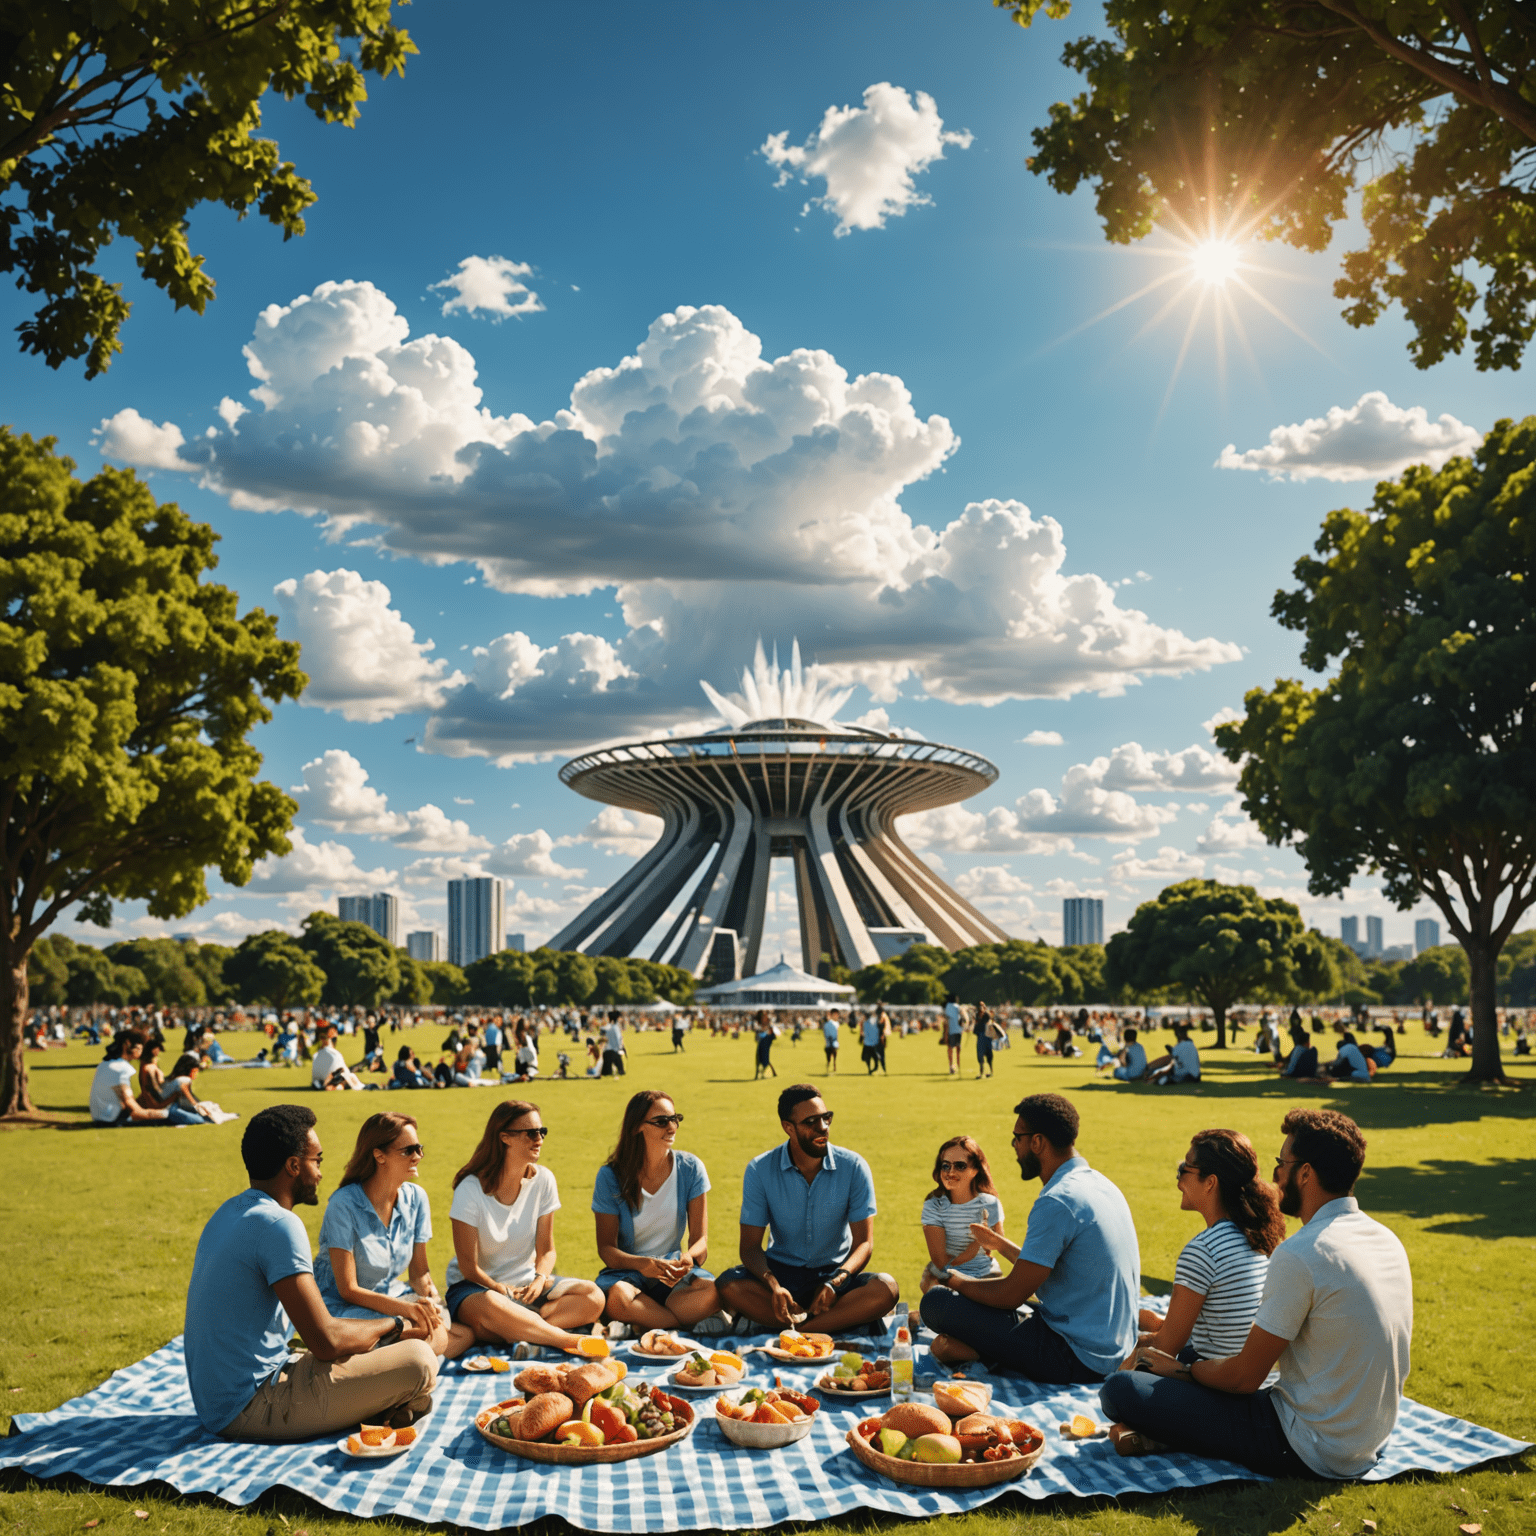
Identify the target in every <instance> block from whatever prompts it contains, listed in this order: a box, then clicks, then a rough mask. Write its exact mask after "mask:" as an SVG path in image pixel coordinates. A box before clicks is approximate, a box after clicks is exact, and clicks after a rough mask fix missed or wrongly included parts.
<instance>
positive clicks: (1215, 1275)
mask: <svg viewBox="0 0 1536 1536" xmlns="http://www.w3.org/2000/svg"><path fill="white" fill-rule="evenodd" d="M1268 1273H1269V1255H1268V1254H1264V1253H1259V1252H1257V1251H1256V1250H1255V1249H1253V1248H1250V1247H1249V1246H1248V1239H1247V1238H1246V1237H1244V1236H1243V1231H1242V1228H1241V1227H1239V1226H1238V1225H1237V1224H1236V1223H1235V1222H1233V1221H1231V1220H1229V1219H1226V1218H1223V1219H1222V1220H1221V1221H1218V1222H1217V1223H1216V1224H1215V1225H1214V1226H1210V1227H1207V1228H1206V1229H1205V1231H1204V1232H1201V1233H1200V1234H1199V1235H1198V1236H1196V1237H1193V1238H1191V1239H1190V1241H1189V1242H1188V1243H1187V1244H1186V1245H1185V1248H1184V1251H1183V1253H1181V1254H1180V1255H1179V1262H1178V1265H1177V1267H1176V1268H1175V1269H1174V1272H1173V1283H1174V1284H1175V1285H1182V1286H1186V1287H1188V1289H1190V1290H1192V1291H1193V1292H1194V1293H1195V1294H1196V1295H1197V1296H1203V1297H1205V1305H1204V1306H1202V1307H1201V1308H1200V1315H1199V1317H1197V1318H1196V1319H1195V1326H1194V1328H1193V1330H1192V1331H1191V1333H1190V1335H1189V1342H1190V1346H1191V1348H1193V1349H1194V1351H1195V1353H1196V1354H1198V1355H1200V1356H1201V1357H1202V1358H1204V1359H1206V1360H1214V1359H1219V1358H1221V1357H1222V1356H1225V1355H1235V1354H1238V1353H1239V1352H1240V1351H1241V1350H1242V1347H1243V1345H1244V1344H1245V1343H1246V1342H1247V1340H1248V1330H1249V1329H1250V1328H1251V1327H1252V1326H1253V1319H1254V1317H1255V1315H1256V1314H1257V1313H1258V1310H1259V1300H1260V1298H1261V1297H1262V1296H1263V1294H1264V1277H1265V1276H1266V1275H1267V1274H1268Z"/></svg>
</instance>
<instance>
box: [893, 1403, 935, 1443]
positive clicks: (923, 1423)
mask: <svg viewBox="0 0 1536 1536" xmlns="http://www.w3.org/2000/svg"><path fill="white" fill-rule="evenodd" d="M880 1424H881V1427H882V1428H885V1429H899V1430H900V1431H901V1432H902V1434H904V1435H905V1436H906V1437H907V1438H908V1439H909V1440H915V1439H917V1437H918V1436H919V1435H947V1434H948V1433H949V1415H948V1414H947V1413H940V1412H939V1410H938V1409H937V1408H930V1407H929V1406H928V1404H927V1403H897V1404H896V1406H895V1407H894V1408H892V1409H890V1410H889V1411H888V1412H887V1413H885V1414H883V1415H882V1416H881V1419H880Z"/></svg>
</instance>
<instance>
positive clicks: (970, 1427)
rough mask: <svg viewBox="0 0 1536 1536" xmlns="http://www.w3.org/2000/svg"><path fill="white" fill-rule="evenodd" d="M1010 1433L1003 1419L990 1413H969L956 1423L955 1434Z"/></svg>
mask: <svg viewBox="0 0 1536 1536" xmlns="http://www.w3.org/2000/svg"><path fill="white" fill-rule="evenodd" d="M1007 1433H1008V1429H1007V1426H1006V1425H1005V1424H1004V1423H1003V1421H1002V1420H1001V1419H997V1418H994V1417H993V1416H992V1415H991V1414H990V1413H968V1414H966V1416H965V1417H964V1418H963V1419H961V1420H960V1422H959V1423H958V1424H956V1425H955V1434H956V1435H959V1436H962V1437H963V1436H966V1435H1004V1436H1006V1435H1007Z"/></svg>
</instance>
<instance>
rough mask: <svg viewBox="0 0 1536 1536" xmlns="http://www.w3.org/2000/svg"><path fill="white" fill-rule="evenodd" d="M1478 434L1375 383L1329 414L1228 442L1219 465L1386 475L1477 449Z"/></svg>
mask: <svg viewBox="0 0 1536 1536" xmlns="http://www.w3.org/2000/svg"><path fill="white" fill-rule="evenodd" d="M1482 441H1483V438H1482V434H1481V433H1480V432H1478V431H1476V430H1475V429H1474V428H1472V427H1469V426H1467V425H1466V424H1465V423H1464V422H1460V421H1458V420H1457V419H1456V418H1455V417H1454V416H1450V415H1442V416H1441V417H1440V418H1439V420H1438V421H1433V422H1432V421H1430V419H1429V414H1428V412H1427V411H1426V410H1425V409H1424V407H1423V406H1422V405H1414V406H1409V407H1408V409H1406V410H1404V409H1402V408H1401V407H1399V406H1395V405H1393V404H1392V402H1391V401H1390V400H1389V399H1387V397H1386V395H1385V394H1383V393H1382V392H1381V390H1379V389H1373V390H1371V391H1369V392H1368V393H1367V394H1363V395H1361V396H1360V398H1359V399H1358V400H1357V401H1356V402H1355V403H1354V404H1353V405H1352V406H1350V407H1348V408H1347V409H1346V408H1345V407H1343V406H1340V405H1335V406H1333V407H1332V408H1330V410H1329V412H1328V414H1327V415H1326V416H1312V417H1309V418H1308V419H1307V420H1306V421H1303V422H1300V423H1297V424H1293V425H1291V426H1288V427H1276V428H1275V429H1274V430H1273V431H1272V432H1271V433H1270V434H1269V443H1268V444H1267V445H1266V446H1265V447H1263V448H1249V449H1247V450H1245V451H1244V452H1242V453H1239V452H1238V451H1237V445H1236V444H1235V443H1228V444H1227V446H1226V447H1225V448H1223V449H1222V450H1221V457H1220V458H1218V459H1217V460H1216V464H1217V467H1218V468H1220V469H1261V470H1264V471H1266V472H1267V473H1268V475H1269V477H1270V479H1271V480H1282V479H1290V480H1335V481H1348V480H1384V479H1390V478H1391V477H1393V476H1395V475H1399V474H1401V473H1402V472H1403V470H1405V469H1407V467H1408V466H1409V465H1410V464H1428V465H1429V467H1430V468H1431V469H1440V468H1442V467H1443V466H1444V465H1445V463H1446V461H1447V460H1448V459H1452V458H1455V457H1457V456H1458V455H1471V454H1473V453H1475V452H1476V451H1477V449H1478V448H1479V447H1480V446H1481V444H1482Z"/></svg>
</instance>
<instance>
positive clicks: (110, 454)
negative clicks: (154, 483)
mask: <svg viewBox="0 0 1536 1536" xmlns="http://www.w3.org/2000/svg"><path fill="white" fill-rule="evenodd" d="M91 441H92V442H93V443H95V444H96V446H97V447H98V448H100V449H101V452H102V456H103V457H104V458H108V459H119V460H121V461H122V462H123V463H125V464H135V465H137V466H138V467H139V468H140V469H196V468H197V466H196V465H195V464H193V463H190V462H189V461H188V460H186V459H184V458H182V456H181V450H182V449H183V448H184V447H185V446H186V441H187V440H186V438H184V437H183V436H182V434H181V428H180V427H178V426H177V425H176V423H175V422H174V421H167V422H165V423H164V424H163V425H160V426H156V425H155V423H154V422H152V421H150V420H149V418H148V417H146V416H141V415H139V413H138V412H137V411H136V410H134V408H133V407H132V406H131V405H130V406H128V407H127V408H126V409H124V410H121V411H119V412H118V413H117V414H116V415H115V416H108V417H105V418H104V419H103V421H102V423H101V425H100V426H99V427H97V428H96V430H95V431H94V432H92V433H91Z"/></svg>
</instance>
